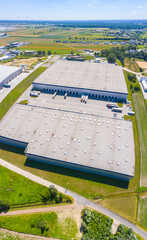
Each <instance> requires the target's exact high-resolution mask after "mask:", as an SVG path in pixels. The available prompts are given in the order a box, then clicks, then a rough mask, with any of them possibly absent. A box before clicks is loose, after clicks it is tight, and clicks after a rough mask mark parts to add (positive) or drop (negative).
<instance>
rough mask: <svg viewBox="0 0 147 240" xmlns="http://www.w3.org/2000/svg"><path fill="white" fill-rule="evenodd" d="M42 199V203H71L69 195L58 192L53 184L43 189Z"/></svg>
mask: <svg viewBox="0 0 147 240" xmlns="http://www.w3.org/2000/svg"><path fill="white" fill-rule="evenodd" d="M41 196H42V200H43V202H44V203H47V202H50V203H62V202H66V203H71V202H72V200H71V199H70V197H68V196H65V195H63V194H62V193H59V192H58V190H57V189H56V188H55V187H54V186H53V185H50V186H49V188H48V189H45V190H44V191H43V192H42V194H41Z"/></svg>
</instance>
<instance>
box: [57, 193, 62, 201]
mask: <svg viewBox="0 0 147 240" xmlns="http://www.w3.org/2000/svg"><path fill="white" fill-rule="evenodd" d="M62 200H63V196H62V194H61V193H59V194H57V195H56V203H61V202H62Z"/></svg>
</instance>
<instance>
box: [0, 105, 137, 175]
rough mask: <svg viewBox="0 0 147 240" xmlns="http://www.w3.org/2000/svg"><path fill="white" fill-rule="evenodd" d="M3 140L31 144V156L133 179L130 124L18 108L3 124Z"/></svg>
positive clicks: (7, 116)
mask: <svg viewBox="0 0 147 240" xmlns="http://www.w3.org/2000/svg"><path fill="white" fill-rule="evenodd" d="M0 136H4V137H6V138H10V139H14V140H16V141H22V142H26V143H28V146H27V149H26V153H28V154H32V155H36V156H42V157H45V158H51V159H56V160H59V161H65V162H69V163H75V164H80V165H83V166H88V167H93V168H98V169H103V170H107V171H111V172H117V173H122V174H125V175H130V176H133V175H134V168H135V155H134V138H133V129H132V123H131V122H129V121H125V120H118V119H113V118H106V117H100V116H97V115H93V116H91V115H90V114H86V113H76V112H73V111H64V110H57V109H53V108H43V107H35V106H29V105H20V104H16V105H15V106H14V107H13V108H12V109H11V110H10V112H9V113H8V114H7V115H6V116H5V118H4V119H3V121H2V122H1V124H0Z"/></svg>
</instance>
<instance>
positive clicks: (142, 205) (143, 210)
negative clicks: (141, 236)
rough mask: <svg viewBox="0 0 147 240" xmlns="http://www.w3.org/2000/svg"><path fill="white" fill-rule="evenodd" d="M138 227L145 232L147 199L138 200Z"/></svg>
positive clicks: (146, 228) (146, 226)
mask: <svg viewBox="0 0 147 240" xmlns="http://www.w3.org/2000/svg"><path fill="white" fill-rule="evenodd" d="M139 225H140V226H141V227H142V228H144V229H145V231H147V197H144V198H141V199H140V214H139Z"/></svg>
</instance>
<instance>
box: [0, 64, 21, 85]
mask: <svg viewBox="0 0 147 240" xmlns="http://www.w3.org/2000/svg"><path fill="white" fill-rule="evenodd" d="M21 72H22V68H18V67H9V66H4V65H0V89H1V88H2V87H3V86H4V85H5V84H8V83H9V82H10V81H11V80H12V79H14V78H15V77H17V76H18V75H19V74H20V73H21Z"/></svg>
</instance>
